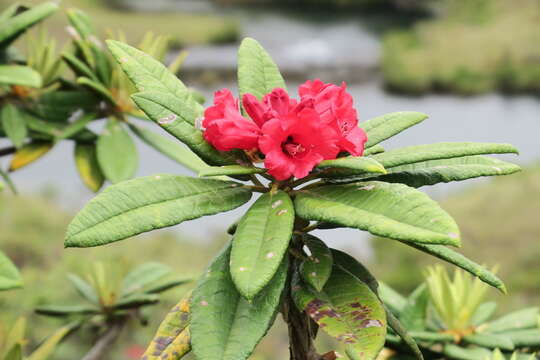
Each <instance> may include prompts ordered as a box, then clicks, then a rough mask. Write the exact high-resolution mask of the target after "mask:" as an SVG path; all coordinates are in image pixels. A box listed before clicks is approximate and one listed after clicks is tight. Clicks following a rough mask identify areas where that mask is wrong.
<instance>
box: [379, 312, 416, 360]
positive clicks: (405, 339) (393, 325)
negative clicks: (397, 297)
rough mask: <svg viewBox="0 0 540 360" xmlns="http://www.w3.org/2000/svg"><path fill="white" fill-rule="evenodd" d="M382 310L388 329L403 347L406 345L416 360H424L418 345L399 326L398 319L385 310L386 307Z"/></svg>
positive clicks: (403, 328)
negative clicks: (397, 336)
mask: <svg viewBox="0 0 540 360" xmlns="http://www.w3.org/2000/svg"><path fill="white" fill-rule="evenodd" d="M384 309H385V311H386V320H387V322H388V326H390V328H391V329H392V330H394V332H395V333H396V334H398V335H399V337H400V338H401V339H402V340H403V342H404V343H405V345H407V347H408V348H409V349H410V350H411V351H412V353H413V354H414V356H415V358H416V359H418V360H424V356H423V355H422V352H421V351H420V348H418V344H417V343H416V341H415V340H414V338H413V337H412V336H411V335H410V334H409V332H408V331H407V329H406V328H405V327H404V326H403V325H402V324H401V322H400V321H399V320H398V318H397V317H395V316H394V314H392V312H391V311H390V310H389V309H387V308H386V307H385V308H384Z"/></svg>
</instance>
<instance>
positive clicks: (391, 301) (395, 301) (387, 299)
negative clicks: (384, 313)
mask: <svg viewBox="0 0 540 360" xmlns="http://www.w3.org/2000/svg"><path fill="white" fill-rule="evenodd" d="M379 296H380V297H381V299H382V301H383V302H384V304H385V305H386V306H388V308H389V309H390V310H391V311H392V312H393V313H394V314H396V315H400V314H401V312H402V311H403V309H404V308H405V304H406V303H407V299H406V298H405V297H403V296H402V295H401V294H400V293H398V292H397V291H396V290H394V289H392V288H391V287H390V286H388V285H386V284H385V283H383V282H379Z"/></svg>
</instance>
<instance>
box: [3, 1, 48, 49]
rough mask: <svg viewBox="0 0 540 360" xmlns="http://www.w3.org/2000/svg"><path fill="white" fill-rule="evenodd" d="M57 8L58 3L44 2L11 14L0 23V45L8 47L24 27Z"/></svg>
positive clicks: (26, 27) (41, 18) (29, 25)
mask: <svg viewBox="0 0 540 360" xmlns="http://www.w3.org/2000/svg"><path fill="white" fill-rule="evenodd" d="M57 9H58V5H56V4H55V3H52V2H46V3H43V4H40V5H37V6H35V7H33V8H32V9H29V10H26V11H24V12H23V13H21V14H19V15H17V16H13V17H11V18H9V19H8V20H6V21H3V22H2V24H1V25H0V47H8V45H9V44H11V43H12V42H13V41H15V40H16V39H17V37H18V36H19V35H21V34H22V33H23V32H24V31H25V30H26V29H28V28H29V27H31V26H32V25H34V24H36V23H37V22H39V21H41V20H43V19H44V18H46V17H47V16H49V15H52V14H53V13H54V12H55V11H56V10H57Z"/></svg>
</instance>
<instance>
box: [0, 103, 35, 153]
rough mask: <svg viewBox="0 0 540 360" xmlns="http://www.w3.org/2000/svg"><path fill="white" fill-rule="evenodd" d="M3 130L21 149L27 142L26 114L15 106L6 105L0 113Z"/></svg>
mask: <svg viewBox="0 0 540 360" xmlns="http://www.w3.org/2000/svg"><path fill="white" fill-rule="evenodd" d="M0 119H1V120H2V129H3V130H4V132H5V133H6V135H7V136H8V137H9V139H10V140H11V142H13V145H15V147H17V148H20V147H21V146H23V144H24V140H26V135H27V134H28V129H27V128H26V121H25V117H24V114H23V113H22V112H21V111H20V110H19V109H18V108H17V107H16V106H15V105H13V104H9V103H8V104H5V105H4V106H2V109H1V111H0Z"/></svg>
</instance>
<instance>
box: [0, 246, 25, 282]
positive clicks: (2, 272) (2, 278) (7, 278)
mask: <svg viewBox="0 0 540 360" xmlns="http://www.w3.org/2000/svg"><path fill="white" fill-rule="evenodd" d="M22 286H23V282H22V279H21V274H20V273H19V270H17V268H16V267H15V265H13V263H12V262H11V260H9V258H8V257H7V256H6V255H5V254H4V253H3V252H2V251H0V291H2V290H10V289H16V288H20V287H22Z"/></svg>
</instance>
